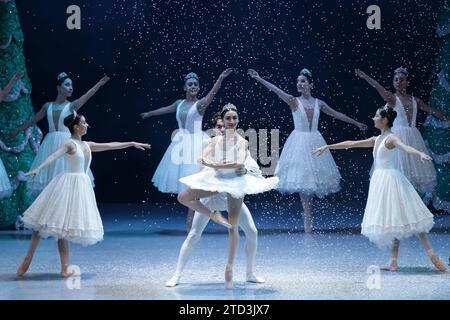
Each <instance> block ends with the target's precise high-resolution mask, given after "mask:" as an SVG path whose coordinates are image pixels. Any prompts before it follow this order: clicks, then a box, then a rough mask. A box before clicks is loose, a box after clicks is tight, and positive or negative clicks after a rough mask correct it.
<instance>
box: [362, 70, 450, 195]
mask: <svg viewBox="0 0 450 320" xmlns="http://www.w3.org/2000/svg"><path fill="white" fill-rule="evenodd" d="M355 72H356V75H357V76H358V77H360V78H361V79H364V80H366V81H367V82H368V83H369V84H370V85H372V86H373V87H374V88H375V89H376V90H377V91H378V93H379V94H380V96H381V97H382V98H383V99H384V100H385V101H386V102H387V104H388V105H389V106H391V107H393V108H394V110H395V111H396V112H397V118H396V119H395V121H394V125H393V127H392V132H393V133H395V135H396V136H397V137H399V138H400V140H401V141H402V142H403V143H405V144H407V145H410V146H411V147H414V148H415V149H417V150H419V151H421V152H427V148H426V146H425V142H424V141H423V138H422V135H421V134H420V132H419V130H417V128H416V119H417V111H418V109H417V108H419V109H421V110H422V111H425V112H427V113H430V114H432V115H433V116H435V117H437V118H439V119H441V120H444V121H450V117H447V116H446V115H444V114H443V113H442V112H440V111H439V110H437V109H434V108H431V107H429V106H428V105H427V104H425V102H423V101H422V100H421V99H419V98H416V97H413V96H411V95H409V94H408V93H407V89H408V86H409V80H408V75H409V73H408V71H407V70H406V69H405V68H397V69H396V70H395V71H394V77H393V85H394V88H395V93H392V92H389V91H388V90H386V89H385V88H384V87H383V86H382V85H381V84H379V83H378V82H377V81H376V80H374V79H372V78H371V77H369V76H368V75H367V74H365V73H364V72H363V71H361V70H359V69H356V70H355ZM395 163H396V166H397V167H398V169H399V170H400V171H401V172H403V174H404V175H405V176H406V177H407V178H408V179H409V181H410V182H411V183H412V184H413V186H414V187H415V188H416V189H417V190H418V191H419V192H421V193H427V192H432V191H433V189H434V188H435V187H436V183H437V182H436V170H435V169H434V166H433V163H432V162H430V161H426V162H422V161H420V159H419V158H418V157H415V156H414V155H411V154H408V153H405V152H399V153H398V154H397V155H396V161H395Z"/></svg>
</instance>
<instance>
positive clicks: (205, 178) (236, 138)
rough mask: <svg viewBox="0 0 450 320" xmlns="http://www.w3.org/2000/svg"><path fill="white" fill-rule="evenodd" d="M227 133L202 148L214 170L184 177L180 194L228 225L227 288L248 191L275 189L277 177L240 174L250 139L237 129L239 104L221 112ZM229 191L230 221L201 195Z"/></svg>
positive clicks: (205, 161)
mask: <svg viewBox="0 0 450 320" xmlns="http://www.w3.org/2000/svg"><path fill="white" fill-rule="evenodd" d="M221 117H222V120H223V123H224V126H225V134H224V135H219V136H217V137H214V138H212V139H211V140H210V141H209V143H208V145H207V146H206V147H205V148H204V149H203V152H202V154H201V157H200V159H199V160H200V162H201V163H202V164H203V165H204V166H207V167H209V168H212V169H214V170H202V171H201V172H199V173H196V174H193V175H190V176H187V177H184V178H181V179H180V181H181V182H182V183H185V184H186V185H187V186H188V187H189V188H188V189H187V190H186V191H183V192H181V193H180V194H179V195H178V201H179V202H180V203H182V204H184V205H185V206H187V207H189V208H191V209H192V210H194V211H197V212H198V213H201V214H204V215H206V216H207V217H209V218H211V219H212V220H213V221H215V222H218V223H220V224H222V225H224V226H227V227H228V228H229V237H228V239H229V241H228V243H229V247H228V261H227V266H226V268H225V282H226V288H227V289H232V288H233V263H234V258H235V255H236V249H237V244H238V240H239V236H238V221H239V214H240V212H241V208H242V203H243V201H244V196H245V195H246V194H257V193H262V192H266V191H269V190H271V189H274V188H275V187H276V185H277V183H278V178H276V177H273V178H264V177H263V176H262V175H260V174H257V173H252V172H248V173H247V174H245V175H238V174H237V173H236V169H241V168H244V167H245V160H246V157H247V155H248V154H249V153H248V143H247V141H246V140H245V139H244V138H242V137H241V136H240V135H239V134H238V133H237V132H236V128H237V125H238V123H239V116H238V112H237V108H236V107H235V106H234V105H232V104H227V105H226V106H225V107H224V108H223V110H222V113H221ZM218 193H226V194H227V211H228V221H227V220H226V219H224V217H223V216H222V214H221V213H220V212H218V211H213V210H211V209H209V208H208V207H207V206H205V205H204V204H203V203H202V202H201V201H200V199H201V198H207V197H211V196H215V195H217V194H218Z"/></svg>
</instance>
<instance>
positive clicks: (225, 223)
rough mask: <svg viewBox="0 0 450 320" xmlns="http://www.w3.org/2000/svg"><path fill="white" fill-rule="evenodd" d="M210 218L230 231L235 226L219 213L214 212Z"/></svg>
mask: <svg viewBox="0 0 450 320" xmlns="http://www.w3.org/2000/svg"><path fill="white" fill-rule="evenodd" d="M209 218H210V219H211V220H212V221H214V222H215V223H218V224H220V225H222V226H224V227H226V228H228V229H231V228H232V227H233V226H232V225H231V224H230V223H229V222H228V220H227V219H225V217H224V216H223V215H222V214H221V213H220V212H219V211H214V212H213V213H211V214H210V215H209Z"/></svg>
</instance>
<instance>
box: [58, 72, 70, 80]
mask: <svg viewBox="0 0 450 320" xmlns="http://www.w3.org/2000/svg"><path fill="white" fill-rule="evenodd" d="M68 77H69V76H68V75H67V73H65V72H61V73H60V74H59V75H58V78H57V80H60V79H62V78H68Z"/></svg>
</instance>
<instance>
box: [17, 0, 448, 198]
mask: <svg viewBox="0 0 450 320" xmlns="http://www.w3.org/2000/svg"><path fill="white" fill-rule="evenodd" d="M72 4H77V5H79V6H80V7H81V13H82V25H81V30H72V31H71V30H68V29H67V28H66V19H67V17H68V14H66V8H67V7H68V6H69V5H72ZM371 4H377V5H379V6H380V8H381V15H382V25H381V27H382V28H381V30H369V29H368V28H367V27H366V19H367V17H368V14H367V13H366V9H367V7H368V6H369V5H371ZM17 5H18V8H19V12H20V18H21V23H22V28H23V32H24V35H25V40H26V43H25V55H26V61H27V68H28V72H29V75H30V78H31V80H32V83H33V93H32V99H33V104H34V107H35V110H38V108H40V107H41V105H42V104H43V103H44V102H46V101H49V100H53V99H54V98H55V94H56V91H55V78H56V76H57V75H58V74H59V73H60V72H62V71H65V72H67V73H69V74H70V75H71V77H72V78H73V80H74V88H75V94H74V97H78V96H80V95H81V94H82V93H84V92H85V91H86V90H88V89H89V88H90V87H91V86H92V85H94V84H95V82H96V81H97V80H98V79H100V78H101V76H102V75H103V74H104V73H107V74H108V75H110V76H111V78H112V79H111V81H110V82H109V83H108V84H107V85H106V86H105V87H103V88H102V89H101V91H100V92H98V94H96V96H95V97H94V98H93V99H92V100H91V101H90V102H89V103H88V104H87V105H86V106H85V107H83V109H82V113H83V114H85V115H86V118H87V119H88V122H89V123H90V124H91V125H92V128H91V129H90V131H89V134H88V136H87V137H86V139H87V140H93V141H98V142H105V141H111V140H115V141H117V140H118V141H126V140H136V141H145V142H149V143H151V144H152V146H153V148H152V150H151V151H150V152H138V151H137V150H127V151H126V152H123V151H117V152H109V153H99V154H95V156H94V162H93V164H92V169H93V172H94V174H95V176H96V185H97V186H96V194H97V198H98V200H99V201H101V202H113V201H114V202H116V201H127V202H141V201H152V202H153V201H165V200H169V201H175V200H174V198H173V197H172V198H171V197H169V196H167V195H164V194H161V193H159V192H158V191H157V190H156V189H155V188H153V187H151V185H150V179H151V176H152V174H153V172H154V171H155V169H156V166H157V164H158V162H159V160H160V159H161V157H162V155H163V153H164V151H165V148H166V147H167V146H168V144H169V140H170V135H171V132H172V130H173V129H175V128H176V121H175V115H174V114H171V115H166V116H162V117H159V118H152V119H150V120H147V121H141V120H140V119H139V117H138V115H139V113H141V112H143V111H147V110H150V109H155V108H158V107H162V106H166V105H169V104H170V103H172V102H173V101H174V100H175V99H178V98H182V97H183V96H184V93H183V90H182V86H183V81H182V77H183V75H184V74H186V73H187V72H189V71H195V72H196V73H198V75H199V76H200V81H201V86H202V90H201V95H202V96H203V95H205V94H206V93H207V91H208V90H209V89H210V88H211V86H212V85H213V83H214V81H215V79H216V78H217V76H218V75H219V74H220V72H221V71H222V70H223V69H225V68H226V67H230V66H231V67H234V68H236V73H235V74H233V75H232V76H230V77H229V78H228V79H227V80H226V82H225V84H224V86H223V88H222V90H221V91H220V93H219V94H218V95H217V97H216V99H215V101H214V102H213V104H212V105H211V106H210V108H209V109H208V111H207V115H206V119H207V118H208V117H209V116H210V115H211V114H212V113H214V112H215V111H217V110H218V109H219V108H220V107H221V106H222V105H223V104H224V103H226V102H233V103H235V104H236V105H237V106H238V107H239V108H240V109H241V110H242V112H241V127H242V128H244V129H247V128H249V127H253V128H267V129H272V128H278V129H280V130H281V133H282V136H281V142H280V145H281V146H282V145H283V143H284V141H285V139H286V138H287V136H288V134H289V133H290V132H291V130H292V129H293V123H292V120H291V115H290V110H289V108H288V107H287V105H285V104H284V103H283V102H282V101H280V100H279V99H278V98H277V97H276V96H275V95H274V94H272V93H269V92H268V91H267V90H266V89H265V88H263V87H262V86H261V85H256V84H255V81H253V80H252V79H251V78H250V77H248V76H247V75H246V70H247V69H248V68H255V69H257V70H258V71H259V72H260V74H261V75H262V76H264V77H265V78H267V79H268V80H269V81H272V82H274V83H275V84H277V85H279V86H280V87H281V88H283V89H285V90H286V91H288V92H290V93H292V94H296V86H295V84H296V77H297V75H298V73H299V70H300V69H301V68H303V67H307V68H309V69H310V70H312V72H313V74H314V77H315V81H316V83H315V89H314V91H313V95H314V96H317V97H319V98H321V99H323V100H325V101H326V102H328V104H329V105H330V106H332V107H333V108H335V109H337V110H339V111H341V112H343V113H345V114H347V115H349V116H351V117H353V118H356V119H358V120H359V121H362V122H365V123H367V124H368V125H369V127H370V129H369V131H368V132H366V133H361V132H359V131H358V130H357V129H356V128H354V127H353V126H351V125H347V124H344V123H342V122H336V121H332V120H331V119H330V118H329V117H328V116H326V115H322V118H321V119H322V120H321V123H320V127H321V131H322V133H323V135H324V137H325V139H326V140H327V141H328V142H330V143H331V142H337V141H340V140H342V139H353V138H363V137H366V136H369V135H373V134H375V133H376V131H375V130H374V129H373V126H372V122H371V120H370V118H371V117H372V116H373V114H374V111H375V109H376V107H377V106H380V105H382V103H383V102H382V100H381V99H380V98H379V97H378V95H377V93H376V92H375V90H374V89H372V88H371V87H369V86H368V85H367V84H366V83H365V82H363V81H362V80H359V79H357V78H356V76H355V75H354V72H353V69H354V68H361V69H363V70H365V71H366V72H367V73H368V74H370V75H372V76H373V77H375V78H376V79H378V80H379V81H380V82H381V83H382V84H384V85H386V86H388V87H389V88H392V85H391V74H392V70H393V69H395V68H396V67H398V66H405V67H407V68H408V69H410V72H411V74H412V78H411V84H412V85H411V93H413V94H414V95H417V96H420V97H422V98H423V99H425V100H427V98H428V94H429V91H430V88H431V84H432V82H431V80H430V79H432V75H431V70H432V67H433V64H434V59H435V56H436V53H437V48H438V44H437V39H436V35H435V28H436V24H437V18H438V16H439V8H440V5H441V3H440V1H392V0H390V1H375V0H373V1H364V0H356V1H343V0H338V1H325V0H324V1H317V0H314V1H312V0H306V1H288V0H285V1H265V0H253V1H245V0H239V1H237V0H235V1H185V0H183V1H179V0H172V1H142V0H126V1H125V0H97V1H87V0H85V1H81V0H76V1H72V0H71V1H66V0H59V1H57V2H56V1H44V2H42V1H25V0H21V1H20V0H19V1H17ZM423 119H424V115H423V114H422V115H421V116H419V122H421V121H422V120H423ZM39 125H40V127H41V128H42V129H43V130H44V131H47V125H46V123H44V122H42V123H40V124H39ZM205 128H206V127H205ZM334 156H335V159H336V162H337V163H338V165H339V166H340V168H341V173H342V175H343V177H344V181H343V191H342V192H341V193H339V194H338V195H335V196H332V199H331V200H330V201H332V200H335V199H336V200H339V199H342V198H354V199H356V200H361V201H362V200H363V199H364V197H365V193H366V191H367V185H368V172H369V169H370V166H371V161H372V159H371V151H370V150H355V151H349V152H335V153H334ZM265 196H267V195H265ZM270 197H276V198H277V199H282V198H281V197H280V196H279V195H277V194H276V192H272V193H271V194H270ZM291 199H294V198H291ZM297 200H298V199H297Z"/></svg>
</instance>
